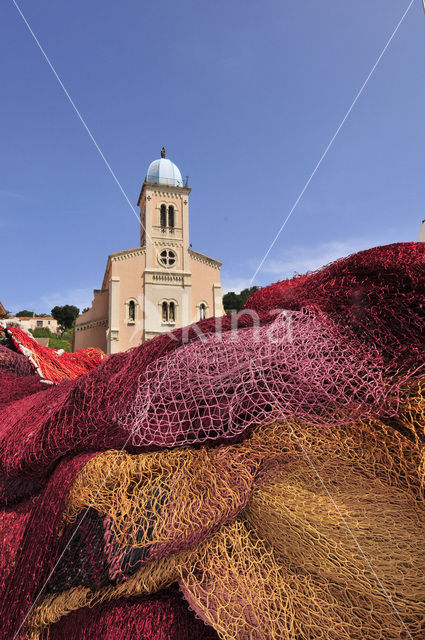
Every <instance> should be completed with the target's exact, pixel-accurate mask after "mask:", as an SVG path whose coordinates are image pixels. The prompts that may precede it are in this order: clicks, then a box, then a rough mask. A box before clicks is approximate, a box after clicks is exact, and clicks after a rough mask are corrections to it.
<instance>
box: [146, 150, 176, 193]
mask: <svg viewBox="0 0 425 640" xmlns="http://www.w3.org/2000/svg"><path fill="white" fill-rule="evenodd" d="M146 182H149V183H150V184H164V185H167V186H168V187H183V186H184V185H183V180H182V174H181V173H180V169H179V168H178V166H177V165H175V164H174V162H171V160H169V159H168V158H166V157H165V148H164V147H162V149H161V157H160V158H158V160H154V161H153V162H151V163H150V165H149V168H148V172H147V174H146Z"/></svg>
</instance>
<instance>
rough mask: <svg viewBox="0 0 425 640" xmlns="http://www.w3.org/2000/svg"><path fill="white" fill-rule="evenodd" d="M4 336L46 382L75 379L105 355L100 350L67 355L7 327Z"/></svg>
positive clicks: (93, 366)
mask: <svg viewBox="0 0 425 640" xmlns="http://www.w3.org/2000/svg"><path fill="white" fill-rule="evenodd" d="M6 334H7V335H8V337H9V338H10V339H11V341H12V343H13V346H14V347H15V349H16V350H17V351H18V352H19V353H21V354H23V355H25V356H26V357H27V358H28V360H29V362H30V363H31V364H32V366H33V367H34V370H35V371H36V372H37V373H38V375H39V376H40V378H42V379H43V380H47V381H48V382H60V381H61V380H70V379H73V378H77V377H78V376H81V375H82V374H84V373H87V372H88V371H91V370H92V369H94V368H95V367H97V366H98V365H99V364H100V362H102V360H104V359H105V358H106V355H105V354H104V353H103V351H102V350H101V349H97V348H89V349H80V350H79V351H76V352H75V353H67V352H62V353H61V352H60V351H56V350H55V349H49V347H43V345H41V344H38V342H37V341H36V340H34V338H32V337H31V336H29V335H28V334H27V333H25V331H23V330H22V329H18V328H16V327H8V328H7V329H6Z"/></svg>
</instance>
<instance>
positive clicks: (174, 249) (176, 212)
mask: <svg viewBox="0 0 425 640" xmlns="http://www.w3.org/2000/svg"><path fill="white" fill-rule="evenodd" d="M190 191H191V190H190V189H189V188H188V187H187V184H184V183H183V180H182V176H181V173H180V170H179V169H178V167H177V166H176V165H175V164H174V163H173V162H171V160H169V159H168V158H166V153H165V149H164V147H163V148H162V150H161V157H160V158H159V159H158V160H154V161H153V162H151V164H150V165H149V168H148V172H147V175H146V178H145V180H144V182H143V186H142V190H141V192H140V196H139V200H138V203H137V204H138V206H139V207H140V246H141V247H142V248H143V249H144V251H145V256H146V266H145V270H144V273H143V274H142V281H143V292H144V294H143V317H144V340H148V339H149V338H151V337H153V336H155V335H158V334H159V333H164V332H166V331H170V330H172V329H173V328H175V327H176V326H185V325H188V324H190V322H191V320H192V318H191V312H190V310H191V271H190V256H189V194H190Z"/></svg>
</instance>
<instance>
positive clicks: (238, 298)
mask: <svg viewBox="0 0 425 640" xmlns="http://www.w3.org/2000/svg"><path fill="white" fill-rule="evenodd" d="M259 288H260V287H248V288H247V289H242V291H241V292H240V293H235V292H234V291H229V292H228V293H226V294H224V296H223V306H224V311H225V312H226V313H230V312H231V311H240V310H241V309H242V307H243V306H244V304H245V302H246V301H247V300H248V298H249V297H251V296H252V294H253V293H255V292H256V291H258V289H259Z"/></svg>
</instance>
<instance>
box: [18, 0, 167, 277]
mask: <svg viewBox="0 0 425 640" xmlns="http://www.w3.org/2000/svg"><path fill="white" fill-rule="evenodd" d="M12 2H13V4H14V5H15V7H16V9H17V10H18V12H19V14H20V16H21V18H22V20H23V21H24V23H25V25H26V27H27V29H28V31H29V32H30V34H31V35H32V37H33V39H34V41H35V43H36V45H37V47H38V48H39V49H40V51H41V53H42V54H43V57H44V59H45V60H46V62H47V64H48V65H49V67H50V69H51V71H52V73H53V75H54V76H55V78H56V80H57V81H58V82H59V84H60V86H61V88H62V90H63V92H64V93H65V95H66V97H67V98H68V100H69V102H70V104H71V106H72V108H73V109H74V111H75V113H76V114H77V116H78V118H79V120H80V122H81V124H82V125H83V127H84V129H85V130H86V131H87V133H88V135H89V138H90V140H91V141H92V142H93V144H94V146H95V147H96V149H97V151H98V153H99V155H100V157H101V158H102V160H103V162H104V163H105V165H106V167H107V169H108V171H109V173H110V174H111V176H112V178H113V179H114V181H115V183H116V184H117V186H118V188H119V190H120V191H121V193H122V195H123V196H124V198H125V200H126V201H127V204H128V206H129V207H130V209H131V211H132V213H133V214H134V215H135V216H136V219H137V221H138V222H139V223H140V224H141V226H142V228H143V230H144V232H145V234H146V237H147V238H148V239H149V241H150V242H151V243H152V244H153V242H152V238H151V237H150V235H149V233H148V231H147V230H146V229H145V226H144V224H143V222H142V220H141V218H139V215H138V213H137V211H136V209H135V208H134V207H133V205H132V204H131V202H130V199H129V197H128V196H127V194H126V192H125V191H124V189H123V187H122V185H121V183H120V181H119V180H118V178H117V176H116V175H115V173H114V171H113V169H112V167H111V165H110V164H109V162H108V161H107V159H106V157H105V155H104V153H103V151H102V149H101V148H100V147H99V145H98V143H97V142H96V140H95V138H94V136H93V134H92V132H91V131H90V129H89V127H88V125H87V124H86V121H85V120H84V118H83V116H82V115H81V113H80V111H79V110H78V108H77V105H76V104H75V102H74V101H73V99H72V98H71V96H70V95H69V93H68V91H67V89H66V87H65V85H64V84H63V82H62V80H61V78H60V77H59V75H58V73H57V72H56V69H55V68H54V66H53V64H52V62H51V61H50V58H49V56H48V55H47V53H46V52H45V50H44V49H43V47H42V46H41V44H40V42H39V40H38V38H37V36H36V35H35V33H34V31H33V30H32V29H31V26H30V25H29V23H28V20H27V19H26V18H25V16H24V14H23V13H22V11H21V9H20V7H19V5H18V3H17V2H16V0H12ZM160 267H161V268H162V269H163V270H164V271H165V272H167V273H168V270H167V268H166V267H165V266H164V265H162V264H161V263H160Z"/></svg>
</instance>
